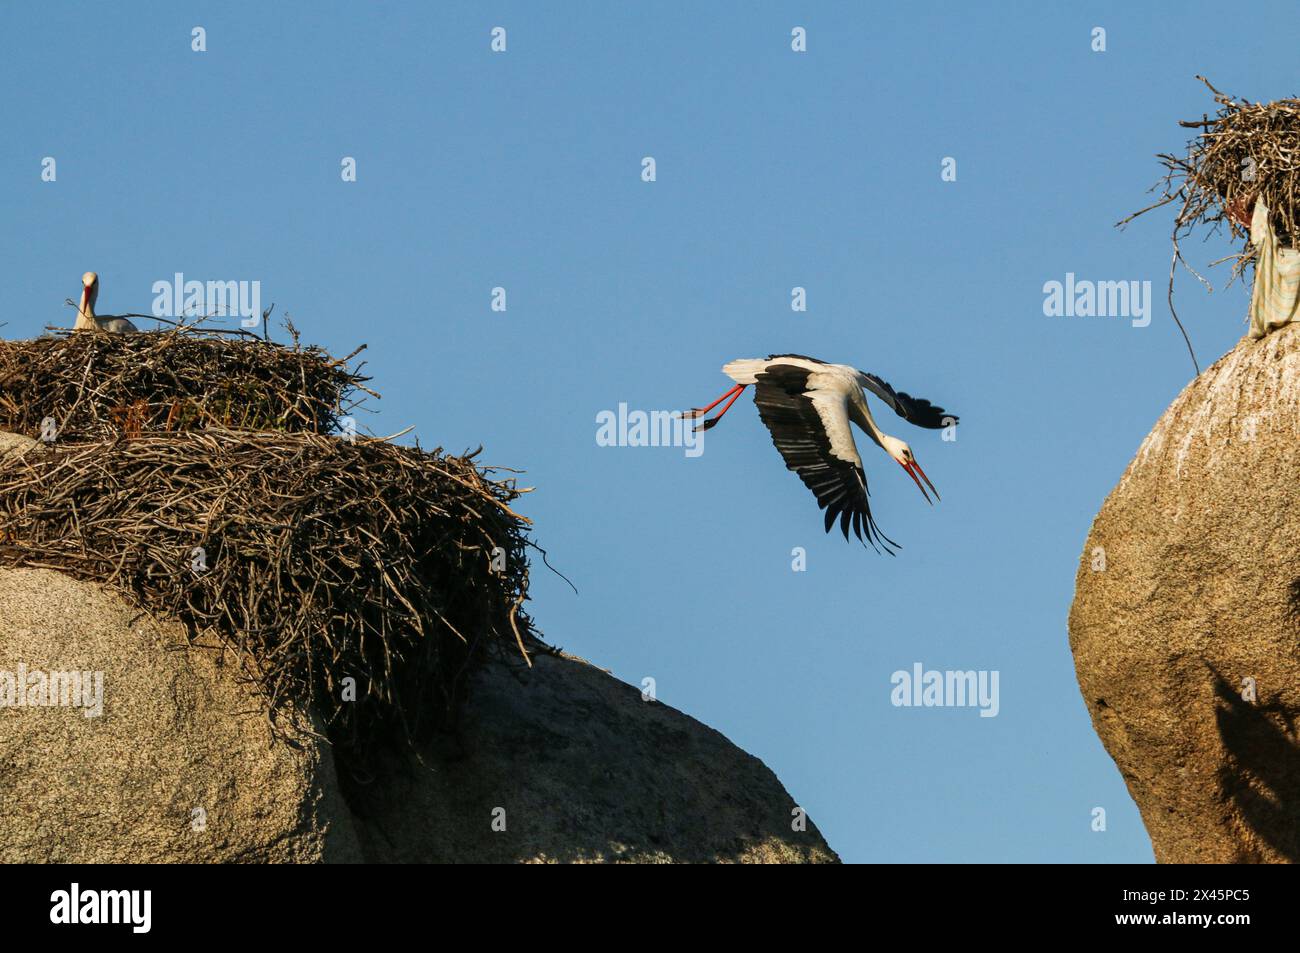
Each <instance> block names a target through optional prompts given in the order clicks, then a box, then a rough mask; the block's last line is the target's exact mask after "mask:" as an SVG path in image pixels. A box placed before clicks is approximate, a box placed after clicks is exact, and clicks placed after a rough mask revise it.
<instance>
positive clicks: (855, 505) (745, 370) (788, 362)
mask: <svg viewBox="0 0 1300 953" xmlns="http://www.w3.org/2000/svg"><path fill="white" fill-rule="evenodd" d="M722 372H723V373H724V374H726V375H727V376H728V377H730V378H731V379H732V380H733V381H735V382H736V386H734V387H732V388H731V390H729V391H727V392H726V393H725V394H723V395H722V396H721V397H719V398H718V399H717V400H715V401H714V402H713V403H711V404H709V405H708V406H707V407H697V408H695V409H694V410H689V411H686V412H685V413H683V415H682V416H683V417H689V418H694V417H700V416H703V415H704V414H706V413H708V412H709V411H710V410H712V409H713V408H714V407H716V406H718V404H720V403H722V402H723V401H724V400H726V401H727V404H726V406H724V407H723V408H722V410H721V411H719V412H718V414H717V416H716V417H710V418H709V419H707V420H705V421H704V422H703V423H702V424H700V425H699V426H698V427H696V428H695V429H696V430H708V429H709V428H711V427H713V426H714V425H715V424H717V422H718V421H719V420H721V419H722V415H723V414H725V413H726V412H727V411H728V410H729V409H730V408H731V405H732V404H734V403H735V402H736V399H737V398H738V397H740V395H741V394H742V393H743V392H744V390H745V388H746V387H749V386H750V385H751V384H752V385H753V387H754V403H755V404H756V405H757V406H758V414H759V417H761V418H762V420H763V424H764V425H765V426H766V427H767V429H768V431H769V432H770V433H771V434H772V443H774V444H775V445H776V449H777V450H779V451H780V453H781V456H782V457H783V458H784V459H785V466H786V469H788V470H793V471H794V472H795V473H797V474H799V479H801V480H803V482H804V485H805V486H807V487H808V489H810V490H812V491H813V495H814V496H816V497H817V505H818V506H819V507H821V508H822V509H824V510H825V511H826V532H828V533H829V532H830V531H831V527H832V526H833V525H834V524H835V520H836V519H837V518H838V519H839V521H840V529H841V530H843V531H844V538H845V539H848V538H849V527H850V525H851V526H852V527H853V532H854V533H855V534H856V535H857V537H858V539H859V540H865V541H866V542H868V543H870V544H871V545H872V547H875V546H876V543H879V544H880V546H881V547H883V548H884V550H885V552H887V553H889V554H890V555H893V550H894V549H897V548H899V546H898V543H895V542H894V541H893V540H892V539H890V538H889V537H888V536H886V535H885V534H884V533H882V532H880V528H879V527H878V526H877V525H876V521H875V519H873V518H872V516H871V507H870V505H869V504H868V502H867V496H868V494H867V477H866V474H865V473H864V472H863V470H862V458H861V457H859V456H858V448H857V445H856V444H855V443H854V442H853V431H852V430H851V429H850V428H849V421H852V422H853V423H855V424H857V425H858V427H859V428H861V429H862V430H863V431H865V432H866V434H867V436H868V437H870V438H871V439H872V440H873V441H874V442H875V443H876V445H877V446H879V447H880V448H881V449H882V450H884V451H885V452H886V453H887V454H889V455H890V456H891V457H893V458H894V459H895V460H896V461H897V462H898V464H899V465H900V466H901V467H902V468H903V469H904V470H906V471H907V473H908V475H909V476H910V477H911V478H912V480H913V482H915V483H916V485H917V487H918V488H919V489H920V491H921V495H922V496H924V497H925V498H926V500H927V502H930V503H931V505H933V501H931V500H930V496H929V494H928V493H926V492H925V486H922V485H921V480H925V484H926V486H929V487H930V490H931V491H932V492H933V493H934V496H935V499H938V498H939V491H938V490H936V489H935V488H934V484H933V483H931V482H930V478H929V477H928V476H926V475H925V471H924V470H922V469H921V465H920V464H919V463H917V462H916V457H914V456H913V455H912V448H911V447H909V446H908V445H907V444H906V443H904V442H903V441H902V440H899V439H898V438H897V437H891V436H890V435H889V434H887V433H885V432H883V431H882V430H881V429H880V428H879V427H877V426H876V422H875V420H874V419H872V416H871V410H870V408H869V407H868V406H867V399H866V396H865V394H864V393H863V390H864V389H865V390H869V391H871V393H873V394H875V395H876V396H877V397H879V398H880V399H881V400H883V401H884V402H885V403H886V404H888V405H889V406H890V407H892V408H893V409H894V411H895V413H897V414H898V416H900V417H902V418H903V419H904V420H906V421H907V422H908V423H911V424H915V425H916V426H918V427H925V428H927V429H929V430H939V429H941V428H943V427H946V426H949V425H950V424H956V423H957V417H956V416H955V415H953V414H949V413H947V412H946V411H945V410H944V409H943V408H942V407H935V406H934V405H933V404H931V403H930V402H929V401H928V400H922V399H920V398H917V397H911V396H909V395H907V394H904V393H900V392H898V391H895V390H894V388H892V387H890V386H889V384H887V383H886V382H885V381H883V380H881V379H880V378H879V377H877V376H876V375H874V374H868V373H867V372H866V371H860V370H858V369H857V368H855V367H849V366H848V365H847V364H827V363H826V362H825V361H819V360H817V359H816V358H812V357H805V356H803V355H802V354H773V355H770V356H768V357H767V358H766V359H763V360H759V359H758V358H746V359H743V360H738V361H732V362H731V363H729V364H727V365H725V366H724V367H723V368H722ZM728 398H730V400H728ZM918 475H919V478H918Z"/></svg>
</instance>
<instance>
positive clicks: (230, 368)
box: [0, 327, 377, 438]
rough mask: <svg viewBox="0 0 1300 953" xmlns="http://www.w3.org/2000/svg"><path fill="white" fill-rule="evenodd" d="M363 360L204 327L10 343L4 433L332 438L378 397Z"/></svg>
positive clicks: (1, 369)
mask: <svg viewBox="0 0 1300 953" xmlns="http://www.w3.org/2000/svg"><path fill="white" fill-rule="evenodd" d="M358 350H360V349H358ZM356 353H357V351H354V352H353V353H352V354H349V355H348V357H346V358H342V359H340V360H331V359H330V356H329V355H328V354H326V353H325V352H324V351H322V350H321V349H319V348H316V347H305V348H304V347H300V346H299V344H298V342H297V339H296V334H295V340H294V343H293V346H291V347H290V346H285V345H281V344H277V343H274V342H271V341H264V340H262V339H261V338H258V337H255V336H253V335H247V336H245V337H241V338H239V339H237V340H228V339H224V338H220V337H217V336H216V335H209V334H205V333H203V332H202V331H201V330H199V329H196V328H194V327H177V328H174V329H171V330H167V331H158V332H147V333H140V334H92V333H84V332H81V333H75V334H71V335H62V336H48V337H40V338H36V339H34V340H25V341H3V340H0V430H7V431H9V432H10V433H21V434H24V435H26V436H29V437H39V436H40V435H41V434H42V432H45V433H46V434H47V435H48V434H50V433H57V434H58V435H59V436H65V437H73V436H75V437H78V438H96V437H98V438H105V437H111V436H114V435H116V434H119V433H122V432H123V431H126V432H127V433H130V434H137V433H140V432H142V431H145V430H194V429H198V428H201V427H206V426H209V425H220V426H224V427H231V428H239V429H247V430H277V431H293V432H297V431H303V432H307V433H330V432H332V431H334V430H336V429H337V428H338V425H339V419H340V417H342V416H343V415H345V414H348V413H350V412H351V411H352V410H353V409H355V408H356V407H358V406H360V401H358V400H356V397H357V396H358V392H361V393H362V394H369V395H371V396H377V395H375V394H374V392H373V391H370V390H368V389H367V388H366V387H365V382H366V381H367V380H369V378H366V377H362V376H361V375H360V374H359V373H357V370H350V369H349V368H348V367H347V362H348V360H349V359H351V358H352V357H354V356H355V355H356ZM358 370H359V368H358ZM362 399H364V397H362ZM51 424H52V425H53V429H51Z"/></svg>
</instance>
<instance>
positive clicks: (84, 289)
mask: <svg viewBox="0 0 1300 953" xmlns="http://www.w3.org/2000/svg"><path fill="white" fill-rule="evenodd" d="M98 297H99V275H97V274H95V273H94V272H93V271H88V272H86V273H85V274H84V275H82V276H81V307H80V309H79V310H80V311H81V313H82V314H85V315H88V316H91V317H93V316H94V314H95V300H96V299H97V298H98Z"/></svg>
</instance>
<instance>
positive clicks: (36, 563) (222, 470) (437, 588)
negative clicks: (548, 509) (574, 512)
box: [0, 429, 532, 748]
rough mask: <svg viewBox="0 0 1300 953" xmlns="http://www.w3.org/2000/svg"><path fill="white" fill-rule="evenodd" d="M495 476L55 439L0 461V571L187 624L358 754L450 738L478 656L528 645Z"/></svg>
mask: <svg viewBox="0 0 1300 953" xmlns="http://www.w3.org/2000/svg"><path fill="white" fill-rule="evenodd" d="M491 472H492V471H490V470H488V471H485V472H483V471H480V470H479V469H478V468H477V467H476V466H475V465H474V464H473V462H472V455H471V456H470V457H453V456H445V455H442V454H441V453H440V452H438V451H435V452H432V453H428V452H425V451H422V450H419V449H413V448H409V447H399V446H395V445H393V444H390V443H385V442H384V441H382V440H378V439H373V438H358V439H355V440H347V439H342V438H339V437H329V436H321V435H316V434H275V433H256V432H249V431H231V430H218V429H208V430H206V431H202V432H196V433H181V434H146V435H144V436H142V437H139V438H137V439H118V440H115V441H98V442H63V441H58V442H55V443H53V444H50V445H46V446H41V447H35V448H32V450H30V451H28V452H27V453H26V454H23V455H21V456H19V455H13V456H10V457H6V458H4V459H3V460H0V565H3V566H8V567H45V568H52V569H56V570H58V571H60V572H64V573H67V574H69V575H72V576H74V577H77V578H81V579H89V580H93V581H97V582H101V583H105V584H108V585H110V586H112V587H113V588H115V589H117V590H118V591H120V592H122V593H123V594H124V595H126V596H127V598H128V599H130V600H131V601H132V602H133V603H134V604H136V605H138V606H139V607H141V608H143V609H147V610H148V611H150V612H153V613H158V614H161V615H166V616H171V617H174V618H178V619H180V620H181V621H182V622H184V623H185V624H186V626H187V629H188V631H189V633H190V636H191V641H192V642H193V643H195V644H199V645H209V646H212V645H219V646H224V647H229V648H233V649H235V650H237V654H238V657H239V658H240V659H241V661H242V662H243V664H244V666H245V672H246V674H247V675H248V676H249V677H250V678H251V679H253V680H254V682H255V684H256V685H257V686H259V687H260V688H261V690H262V691H263V692H264V693H265V695H266V697H267V699H268V700H269V702H270V711H271V712H272V713H273V715H274V713H276V712H277V711H279V710H280V706H281V703H284V702H288V703H290V704H292V705H295V706H304V705H311V706H313V707H314V710H316V711H318V712H320V713H321V714H322V715H323V716H324V718H325V720H326V724H327V725H328V727H329V734H330V737H331V738H332V739H333V740H335V741H337V742H341V743H343V744H344V745H345V746H346V747H349V748H355V747H358V746H360V745H362V744H365V743H368V742H371V741H373V740H375V735H376V733H377V732H383V733H387V734H389V735H393V734H402V735H407V736H411V735H413V733H414V732H416V731H418V729H419V728H420V727H421V718H422V716H428V717H426V718H425V719H424V723H425V725H426V726H428V725H432V726H435V727H447V726H449V725H450V724H451V723H452V722H453V721H454V715H455V713H456V711H457V708H458V706H459V704H460V702H461V701H462V700H463V698H464V696H465V692H466V688H467V677H468V675H469V674H470V673H471V672H472V671H473V670H474V669H475V668H476V667H477V666H478V665H479V664H480V663H481V662H483V661H485V660H486V659H487V658H488V657H490V656H492V655H494V654H496V653H500V654H502V655H504V653H506V652H509V653H511V654H513V655H514V656H515V657H516V658H517V657H518V653H520V652H525V649H524V639H525V637H526V636H530V635H531V629H532V626H531V621H530V619H529V618H528V616H527V615H526V614H525V613H524V612H523V611H522V610H521V605H522V603H523V601H524V599H525V598H526V594H527V589H528V560H527V557H526V553H525V547H526V546H527V545H528V542H527V539H526V537H525V535H524V528H525V526H526V524H527V520H526V519H524V518H523V517H521V516H519V515H517V514H516V513H514V512H513V511H512V510H511V509H510V506H509V504H510V502H511V501H512V500H514V499H515V498H516V497H518V496H519V495H520V493H521V492H525V491H523V490H520V489H517V488H516V487H515V484H514V481H513V479H507V480H501V481H498V480H494V479H490V478H489V477H488V476H487V475H486V473H491ZM524 657H525V658H527V656H526V654H525V656H524ZM349 679H351V680H352V681H349ZM350 688H351V689H352V690H349V689H350ZM354 699H355V700H354ZM273 720H274V719H273Z"/></svg>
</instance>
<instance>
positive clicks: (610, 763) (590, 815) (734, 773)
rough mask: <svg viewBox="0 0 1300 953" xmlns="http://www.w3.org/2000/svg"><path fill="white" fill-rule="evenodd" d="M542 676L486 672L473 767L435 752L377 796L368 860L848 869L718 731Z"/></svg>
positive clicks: (584, 675)
mask: <svg viewBox="0 0 1300 953" xmlns="http://www.w3.org/2000/svg"><path fill="white" fill-rule="evenodd" d="M533 663H534V667H533V668H532V669H531V670H527V669H523V668H522V667H520V668H515V667H510V668H507V667H504V666H499V665H498V666H493V667H491V668H489V669H488V670H486V671H485V672H484V673H483V675H482V676H481V678H480V679H479V682H478V684H477V685H476V688H475V691H474V693H473V695H472V696H471V700H470V704H469V707H468V710H467V712H466V715H465V719H464V723H465V728H464V735H463V751H464V755H463V757H461V758H456V757H454V756H453V757H446V756H444V757H442V758H441V759H440V758H439V757H438V756H437V755H434V754H433V753H432V752H431V751H430V752H429V753H427V754H426V756H425V757H424V759H423V760H424V761H425V764H426V765H428V767H426V768H424V769H419V768H416V767H414V766H410V767H408V768H407V769H406V770H401V769H394V770H392V771H389V772H385V773H386V778H385V780H384V782H383V783H381V784H377V785H373V787H376V788H378V790H377V791H376V792H374V795H373V796H364V797H363V800H364V801H365V802H368V803H363V804H361V805H360V816H359V817H358V818H357V830H358V832H359V834H360V836H361V842H362V850H363V851H364V853H365V854H366V857H367V859H368V860H372V861H399V862H412V861H420V860H436V861H445V862H458V863H459V862H467V861H493V862H515V861H536V862H547V861H549V862H560V863H567V862H584V863H599V862H609V861H631V862H640V863H673V862H746V863H823V862H838V859H839V858H838V857H836V855H835V854H834V852H833V851H831V849H830V848H829V847H828V846H827V844H826V842H825V840H823V838H822V836H821V834H820V833H819V832H818V831H817V828H816V827H815V826H814V825H813V823H812V821H811V820H810V819H807V820H806V830H804V831H796V830H793V829H792V827H793V821H794V820H795V817H794V815H793V812H794V811H795V809H796V804H795V802H794V800H793V799H792V798H791V797H790V795H789V794H787V793H786V791H785V789H784V788H783V787H782V786H781V783H780V782H779V781H778V780H777V778H776V776H775V775H774V774H773V773H772V772H771V771H770V770H769V769H768V768H767V767H766V766H765V765H764V764H763V763H762V762H761V761H759V760H758V759H757V758H755V757H753V756H751V755H748V754H746V753H745V752H744V751H742V750H740V749H739V748H737V747H736V746H735V745H733V744H732V743H731V742H730V741H728V740H727V739H726V738H724V737H723V736H722V735H721V734H719V733H718V732H716V731H714V730H713V729H712V728H709V727H707V726H705V725H702V724H700V723H699V722H698V721H695V720H694V719H693V718H690V717H688V716H686V715H684V714H682V713H681V712H679V711H677V710H676V709H674V708H669V707H668V706H667V705H664V704H663V703H661V702H658V701H644V700H643V699H642V695H641V692H640V691H638V690H637V689H635V688H633V687H632V686H630V685H627V684H626V683H624V682H620V681H618V680H617V679H615V678H613V677H611V676H610V675H608V674H607V673H605V672H604V671H602V670H600V669H598V668H596V667H594V666H592V665H589V664H588V663H586V662H584V661H582V660H581V659H577V658H574V657H572V656H567V655H560V656H552V655H537V656H535V657H534V660H533ZM494 821H496V822H497V823H496V824H495V826H494V823H493V822H494ZM502 822H503V823H504V830H500V829H498V828H500V827H501V826H502Z"/></svg>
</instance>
